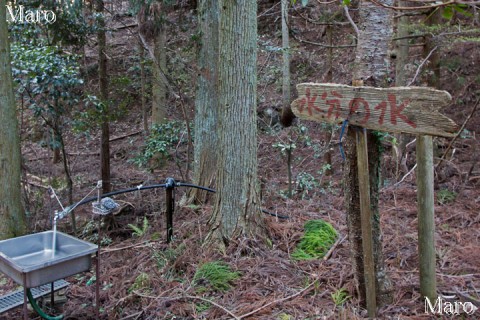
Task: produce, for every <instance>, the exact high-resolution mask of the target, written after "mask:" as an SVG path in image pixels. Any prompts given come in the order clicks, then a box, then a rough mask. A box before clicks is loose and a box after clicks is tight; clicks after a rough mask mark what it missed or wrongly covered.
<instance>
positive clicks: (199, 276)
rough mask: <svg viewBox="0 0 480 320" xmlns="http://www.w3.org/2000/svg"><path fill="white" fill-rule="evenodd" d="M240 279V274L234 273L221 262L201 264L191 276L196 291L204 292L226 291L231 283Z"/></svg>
mask: <svg viewBox="0 0 480 320" xmlns="http://www.w3.org/2000/svg"><path fill="white" fill-rule="evenodd" d="M239 277H240V272H234V271H232V270H231V269H230V267H229V266H228V265H227V264H225V263H224V262H221V261H212V262H207V263H204V264H202V265H201V266H200V267H199V268H198V270H197V272H195V275H194V276H193V284H194V286H195V287H196V288H197V291H200V292H204V291H207V290H208V289H209V288H211V289H212V290H214V291H227V290H228V289H230V287H231V282H232V281H234V280H236V279H238V278H239Z"/></svg>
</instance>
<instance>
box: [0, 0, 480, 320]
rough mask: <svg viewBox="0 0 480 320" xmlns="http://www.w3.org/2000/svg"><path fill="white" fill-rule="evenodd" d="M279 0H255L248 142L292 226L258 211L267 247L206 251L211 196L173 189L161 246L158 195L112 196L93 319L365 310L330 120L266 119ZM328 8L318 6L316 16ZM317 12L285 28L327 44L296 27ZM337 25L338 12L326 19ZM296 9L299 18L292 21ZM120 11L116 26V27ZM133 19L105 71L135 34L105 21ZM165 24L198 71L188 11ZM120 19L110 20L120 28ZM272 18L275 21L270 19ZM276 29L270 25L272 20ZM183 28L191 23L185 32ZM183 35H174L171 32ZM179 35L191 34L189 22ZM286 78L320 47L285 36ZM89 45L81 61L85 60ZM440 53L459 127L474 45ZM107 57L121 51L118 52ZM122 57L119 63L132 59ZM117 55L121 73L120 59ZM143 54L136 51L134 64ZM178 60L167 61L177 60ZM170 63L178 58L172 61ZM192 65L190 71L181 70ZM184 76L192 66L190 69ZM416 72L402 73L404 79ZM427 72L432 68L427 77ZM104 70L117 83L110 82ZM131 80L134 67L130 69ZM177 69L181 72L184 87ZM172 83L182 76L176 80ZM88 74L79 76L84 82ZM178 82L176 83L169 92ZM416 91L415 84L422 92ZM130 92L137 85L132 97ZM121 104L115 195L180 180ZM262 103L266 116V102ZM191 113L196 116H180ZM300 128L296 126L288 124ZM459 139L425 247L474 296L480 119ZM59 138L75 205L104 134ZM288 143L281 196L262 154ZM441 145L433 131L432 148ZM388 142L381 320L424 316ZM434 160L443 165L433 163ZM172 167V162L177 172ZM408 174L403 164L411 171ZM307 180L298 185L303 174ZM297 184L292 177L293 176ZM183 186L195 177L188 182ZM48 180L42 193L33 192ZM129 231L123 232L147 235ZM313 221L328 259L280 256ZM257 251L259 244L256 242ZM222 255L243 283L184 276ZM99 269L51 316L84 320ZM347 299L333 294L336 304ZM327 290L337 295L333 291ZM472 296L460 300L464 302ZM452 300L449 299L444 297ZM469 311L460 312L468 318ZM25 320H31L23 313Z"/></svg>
mask: <svg viewBox="0 0 480 320" xmlns="http://www.w3.org/2000/svg"><path fill="white" fill-rule="evenodd" d="M279 10H280V6H279V5H278V4H272V3H271V2H270V1H261V2H260V8H259V33H260V34H259V47H260V51H259V112H258V114H259V135H258V143H259V147H258V162H259V176H260V178H261V181H262V207H263V208H264V209H265V210H267V211H269V212H271V213H276V214H278V215H282V216H288V219H281V218H278V217H273V216H270V215H265V220H266V223H267V226H268V230H269V233H270V236H271V246H270V248H269V249H265V248H263V246H258V244H257V243H255V242H254V241H251V240H247V239H238V240H237V242H235V243H233V244H231V246H229V247H228V249H227V251H226V252H218V251H214V250H211V249H209V248H208V247H204V246H202V243H203V239H204V238H205V235H206V234H207V233H208V218H209V213H210V212H211V210H212V207H211V204H208V203H207V204H205V205H202V206H192V205H182V201H181V199H182V198H183V196H184V194H185V189H184V188H177V189H176V200H177V201H176V208H175V214H174V239H173V241H172V242H171V243H170V244H167V243H166V242H165V232H166V231H165V230H166V228H165V191H164V190H163V189H155V190H150V191H142V192H135V193H131V194H125V195H122V196H118V197H115V199H116V200H117V201H118V202H119V203H120V204H121V205H122V210H121V211H120V212H119V213H118V214H117V215H115V216H114V217H113V218H111V219H109V220H106V221H103V224H102V231H101V244H102V245H101V254H100V262H101V263H100V283H99V285H100V306H101V318H102V319H279V320H287V319H363V318H365V317H366V311H365V309H364V307H363V306H362V305H361V302H360V300H359V297H358V293H357V288H356V286H355V282H354V278H353V267H352V262H351V259H350V250H349V240H348V237H346V236H347V225H346V214H345V210H344V201H345V200H344V197H343V189H342V174H343V173H342V163H343V161H342V158H341V156H340V151H339V148H338V146H337V144H338V138H339V128H336V127H334V128H328V127H326V126H323V125H321V124H317V123H311V122H306V121H303V122H301V123H300V122H298V123H297V124H296V126H295V127H294V128H288V129H282V128H280V127H279V126H278V124H277V122H278V120H277V117H278V110H279V106H280V105H281V51H280V52H279V51H278V50H276V48H278V47H279V46H280V43H281V38H280V32H279V28H280V27H279V25H280V22H279V21H280V20H279V16H280V14H279ZM322 10H323V11H322ZM325 10H326V7H322V6H321V5H318V4H314V5H311V6H310V7H308V8H305V9H300V8H299V9H296V10H292V12H291V15H292V16H291V29H292V32H293V33H294V34H296V35H297V37H302V38H304V39H309V40H310V41H315V42H325V41H327V40H326V39H327V37H326V35H325V32H326V31H325V26H316V25H314V24H312V23H310V22H308V21H307V20H305V17H309V19H317V18H318V17H320V15H321V13H323V14H327V13H325ZM330 14H331V15H332V16H335V17H336V18H337V19H342V18H341V15H339V14H338V13H337V14H336V11H332V12H330ZM302 16H303V17H302ZM119 19H120V20H121V19H123V20H121V21H120V20H119ZM129 19H130V18H129V17H120V18H118V19H117V20H115V21H114V22H115V23H116V24H115V23H112V24H113V27H112V28H113V30H116V31H115V32H112V33H111V34H110V35H109V40H110V41H111V43H114V44H112V46H111V52H110V56H111V57H113V58H112V59H123V60H122V61H121V62H119V61H117V60H115V61H113V63H112V64H111V67H110V68H111V70H110V72H111V74H116V75H122V74H125V72H126V70H127V69H128V68H129V67H131V65H132V64H133V62H132V61H133V59H134V58H132V57H134V56H135V55H136V54H137V53H136V52H134V50H132V48H131V45H128V44H129V43H133V42H134V41H135V40H134V34H133V33H132V32H133V31H135V30H130V29H129V28H119V29H115V26H117V27H118V26H121V25H129V24H130V23H131V22H132V21H130V20H129ZM169 19H170V20H171V21H172V22H173V26H172V29H174V30H175V32H172V33H171V36H170V38H169V48H171V49H169V60H170V61H175V65H176V66H183V67H184V70H183V71H182V72H185V73H186V74H187V75H188V73H187V72H191V73H194V71H192V70H194V66H193V62H192V61H191V60H189V59H192V57H191V56H192V54H191V51H189V50H185V48H186V47H188V46H190V45H191V44H190V42H189V41H190V40H189V36H190V33H192V30H193V28H194V25H195V24H194V22H195V19H194V18H193V15H192V12H190V11H188V10H185V11H183V13H182V14H181V19H180V17H179V16H177V15H173V14H172V16H171V17H169ZM119 21H120V22H119ZM269 26H270V27H269ZM271 26H274V27H271ZM187 27H188V28H187ZM182 28H183V29H182ZM185 30H186V31H185ZM348 30H349V27H348V25H342V26H341V27H338V28H335V30H334V37H333V39H335V43H336V44H348V43H350V42H351V37H350V36H348V33H349V32H350V31H348ZM292 47H293V48H294V53H293V57H292V59H293V60H292V73H293V80H292V83H293V84H296V83H301V82H322V81H326V77H327V71H328V65H327V61H328V59H327V54H328V50H327V49H326V48H324V47H321V46H318V45H313V44H305V43H300V42H298V39H297V40H295V39H292ZM94 49H95V48H93V49H92V50H91V52H90V53H91V54H90V55H89V54H88V52H87V58H86V60H87V61H86V63H87V64H88V63H93V61H94V57H95V55H94ZM417 50H418V49H416V48H414V49H412V51H411V54H412V57H411V64H412V65H414V66H418V65H419V64H420V63H419V62H421V60H422V58H421V56H420V52H417ZM333 54H334V55H335V59H334V62H333V66H332V80H331V81H333V82H336V83H348V82H349V79H350V78H351V68H350V66H351V63H352V60H353V58H352V57H353V50H352V49H351V48H350V49H340V48H337V49H334V50H333ZM441 55H442V61H443V64H442V79H441V84H442V88H441V89H445V90H447V91H449V92H451V93H452V96H453V103H452V105H451V106H450V107H449V108H448V109H447V110H445V112H446V114H448V115H449V116H450V117H452V118H453V119H454V120H455V121H456V122H457V123H458V124H462V123H464V121H465V120H466V119H467V118H468V115H469V114H470V112H471V111H472V109H473V108H474V105H475V101H476V98H477V97H479V95H478V93H479V90H480V78H479V76H478V75H479V74H480V66H479V65H478V61H480V50H479V44H478V42H476V43H475V42H469V41H466V40H465V41H460V40H459V41H458V42H455V44H453V43H452V44H451V45H448V46H447V45H444V46H442V49H441ZM116 57H117V58H116ZM129 59H130V60H131V61H128V60H129ZM124 60H126V61H127V62H126V64H127V66H125V64H124V63H123V62H124ZM137 60H138V59H137ZM172 64H173V63H172ZM172 68H173V67H172ZM185 70H187V71H185ZM188 70H190V71H188ZM415 70H416V68H413V71H412V73H413V72H414V71H415ZM174 72H177V73H178V74H176V75H174V78H175V79H177V80H178V79H183V80H181V81H180V80H178V82H177V86H176V88H187V89H182V90H183V93H184V94H185V95H186V96H187V97H190V98H192V99H191V101H193V96H194V90H193V88H194V84H193V82H188V81H193V80H194V77H195V76H194V75H192V74H190V76H191V78H193V80H192V79H188V78H189V77H186V76H185V74H183V78H182V73H181V72H179V71H172V73H174ZM129 76H130V75H129ZM426 76H428V74H427V73H425V74H424V75H423V77H426ZM112 77H115V76H112ZM132 77H133V76H132ZM185 78H187V79H188V80H185ZM182 81H183V82H182ZM92 83H95V80H94V76H92V78H91V80H90V82H89V83H87V85H90V86H91V87H93V88H94V84H92ZM178 83H181V85H178ZM420 84H422V82H419V83H418V85H420ZM133 91H134V90H133ZM137 101H138V99H136V101H134V103H133V104H132V105H130V106H128V109H129V110H131V111H130V112H129V113H127V114H125V115H124V116H123V117H122V118H120V119H119V120H116V121H115V122H113V123H112V124H111V137H112V139H111V140H112V142H111V154H112V159H111V161H112V163H111V165H112V183H113V189H114V190H120V189H125V188H132V187H137V186H139V185H149V184H154V183H163V182H164V181H165V179H166V178H167V177H173V178H175V179H176V180H183V179H185V180H188V179H187V178H185V176H184V175H185V173H186V169H185V168H186V159H187V156H186V152H187V143H186V142H185V141H183V142H181V143H179V144H178V145H177V146H176V147H175V148H172V151H171V157H170V158H169V159H170V160H169V161H167V162H166V163H165V164H164V165H163V166H161V165H156V164H151V166H150V168H148V169H145V168H143V169H142V168H139V167H138V166H137V165H136V164H134V163H132V162H131V161H129V160H131V159H133V158H135V157H136V156H137V155H138V154H139V153H140V152H141V150H142V146H143V144H144V141H145V137H144V135H143V133H142V121H141V116H140V115H141V109H140V106H139V105H138V103H137ZM191 101H187V106H186V108H187V114H188V115H189V117H190V118H192V117H193V114H194V112H193V103H192V102H191ZM266 110H268V111H266ZM169 119H171V120H174V119H175V120H184V119H183V117H182V111H181V106H180V103H179V102H178V101H176V100H174V99H172V100H171V107H170V108H169ZM190 120H191V119H190ZM34 126H35V125H32V124H24V127H22V135H23V138H24V140H23V143H24V145H23V148H22V153H23V158H24V160H25V169H26V170H27V172H28V175H26V176H25V182H27V183H26V190H28V193H27V194H28V197H27V198H26V199H27V200H28V201H27V205H28V209H29V212H30V216H29V217H30V225H31V232H39V231H43V230H47V229H50V228H51V216H52V212H53V211H54V210H55V209H58V205H57V204H56V203H55V202H54V200H53V199H51V198H50V197H49V196H48V193H47V190H46V189H45V188H44V186H48V185H53V186H55V187H56V189H57V190H59V195H60V197H61V199H66V192H65V190H64V189H63V190H62V187H64V183H63V182H62V181H63V180H62V179H63V169H62V166H61V164H52V161H51V155H50V152H49V150H48V149H46V148H42V147H41V146H40V144H39V143H37V142H33V141H32V139H31V137H30V134H29V132H30V131H31V130H32V127H34ZM300 127H303V129H302V130H300V129H299V128H300ZM466 129H468V131H464V133H463V134H462V135H460V136H459V137H458V139H456V141H455V142H454V144H453V149H454V150H455V152H454V153H453V155H452V156H449V157H448V158H447V160H446V161H443V163H442V165H440V166H439V167H438V168H436V176H435V177H436V178H435V194H436V195H435V224H436V232H435V240H436V251H437V265H436V270H437V286H438V293H440V294H442V295H444V296H448V297H450V298H452V299H454V300H457V301H473V302H475V303H477V302H478V301H479V300H480V245H479V244H480V214H479V212H480V187H479V186H480V167H479V164H478V159H479V157H480V143H479V140H478V138H477V136H476V135H477V134H478V133H479V130H480V112H478V111H477V112H476V113H475V114H474V115H473V117H472V118H471V119H470V120H469V122H468V124H467V126H466ZM66 141H67V142H66V145H67V150H68V154H69V161H70V165H71V169H72V172H73V179H74V190H75V193H74V200H75V201H78V200H80V199H82V198H83V197H84V196H85V195H86V194H87V193H89V192H91V191H92V190H94V188H95V185H96V181H97V180H98V179H99V178H98V177H99V171H100V169H99V159H100V158H99V153H98V150H99V134H98V132H95V131H92V132H91V134H90V135H89V136H85V135H78V134H74V133H73V132H68V133H67V137H66ZM289 141H293V142H295V144H296V146H297V148H296V149H295V150H294V153H293V162H292V170H293V176H294V180H295V187H294V189H295V193H294V195H293V197H291V198H288V197H286V192H287V189H288V179H287V166H286V161H285V157H284V156H282V154H281V153H280V151H279V150H278V149H276V148H274V147H273V144H275V143H278V142H283V143H286V142H289ZM450 142H451V139H444V138H436V139H435V144H436V146H437V147H438V148H437V149H438V150H439V153H438V154H437V157H440V156H441V155H442V152H443V151H445V150H446V147H447V146H448V145H449V143H450ZM391 147H392V144H391V140H388V139H386V140H385V142H384V149H385V150H384V156H383V166H382V168H383V171H382V175H383V185H382V189H381V193H380V199H379V206H380V212H381V227H382V231H383V254H384V258H385V264H386V269H387V274H388V277H389V278H390V279H391V281H392V283H393V287H394V291H393V301H392V303H390V304H389V305H387V306H383V307H382V308H380V309H379V311H378V318H380V319H433V318H437V317H434V316H431V315H428V314H426V313H425V302H424V300H423V299H422V297H421V295H420V292H419V269H418V251H417V238H418V237H417V207H416V199H417V198H416V175H415V170H413V171H411V169H412V168H413V167H414V165H415V144H414V143H412V144H410V145H409V147H408V149H407V150H408V152H407V157H408V158H407V161H406V165H407V169H408V171H409V173H408V174H407V172H402V173H401V174H398V175H396V174H395V162H394V160H393V159H392V156H391V153H392V151H391ZM330 149H331V150H332V173H331V174H327V172H326V171H327V170H326V169H327V167H326V166H325V164H326V162H325V159H324V155H325V152H326V151H327V150H330ZM436 162H437V163H438V158H437V159H436ZM179 168H181V170H180V169H179ZM410 171H411V172H410ZM310 175H311V177H313V178H314V179H313V180H312V179H309V177H310ZM302 177H303V178H302ZM187 182H190V181H187ZM42 186H43V187H42ZM76 215H77V226H78V227H77V228H78V231H77V236H79V237H80V238H83V239H86V240H90V241H96V239H95V237H97V238H98V234H97V229H96V226H97V221H98V220H97V219H98V218H96V217H95V216H94V215H93V214H92V212H91V210H90V207H89V206H88V205H86V206H83V207H80V208H78V209H77V210H76ZM145 218H146V219H147V220H146V221H147V223H146V224H145V226H146V228H145V229H144V230H142V231H144V232H140V233H137V235H135V234H134V230H133V229H132V228H131V227H130V226H128V225H129V224H133V225H136V226H139V228H140V229H142V227H143V225H144V219H145ZM313 219H323V220H325V221H327V222H329V223H331V224H332V225H333V226H334V228H335V229H336V230H337V231H338V238H337V242H336V244H335V246H334V247H333V250H332V251H331V252H330V254H329V255H328V256H326V257H325V258H323V259H315V260H309V261H296V260H294V259H292V257H291V253H292V252H293V251H294V249H295V246H296V244H297V243H298V242H299V240H300V238H301V236H302V235H303V226H304V224H305V222H306V221H309V220H313ZM59 229H60V230H61V231H64V232H68V233H70V232H71V231H72V229H71V223H70V220H69V219H64V220H62V221H61V222H60V225H59ZM260 248H263V249H260ZM211 261H223V262H224V263H226V264H227V265H228V266H230V268H231V269H232V270H234V271H237V272H239V273H240V278H238V279H237V280H234V281H233V282H232V283H231V285H232V287H231V288H230V289H228V290H226V291H219V290H213V289H211V288H209V287H208V286H206V289H205V288H204V289H203V290H200V289H199V286H198V283H196V282H194V281H193V278H194V275H195V272H196V271H197V270H198V268H199V266H200V265H202V264H204V263H205V262H211ZM93 276H94V269H93V268H92V270H91V272H86V273H84V274H79V275H76V276H72V277H69V278H68V279H67V280H68V281H69V282H70V283H71V284H70V286H69V287H68V288H67V289H66V290H64V291H63V292H62V294H63V295H64V296H65V297H66V302H65V303H64V304H62V305H60V306H56V308H55V311H53V313H63V314H64V315H65V319H95V315H94V308H93V306H92V304H93V303H94V301H95V290H94V288H95V285H93V284H92V283H95V281H94V279H93V278H92V277H93ZM0 282H1V284H2V286H1V287H0V290H1V291H3V292H5V291H8V290H11V289H12V288H13V287H15V284H14V283H13V282H12V281H11V280H10V279H7V278H5V277H3V278H1V279H0ZM342 292H344V293H346V295H345V296H344V298H345V299H343V300H344V301H340V300H342V299H339V298H338V297H339V296H341V293H342ZM335 297H336V298H335ZM469 299H470V300H469ZM452 301H453V300H452ZM479 312H480V311H477V314H474V315H471V316H467V315H465V314H463V315H462V317H463V319H476V318H479V317H480V313H479ZM21 316H22V313H21V309H16V310H12V311H10V312H7V313H5V314H3V315H0V318H2V319H20V318H21ZM30 317H31V319H37V318H38V317H37V318H36V315H34V314H33V313H31V314H30Z"/></svg>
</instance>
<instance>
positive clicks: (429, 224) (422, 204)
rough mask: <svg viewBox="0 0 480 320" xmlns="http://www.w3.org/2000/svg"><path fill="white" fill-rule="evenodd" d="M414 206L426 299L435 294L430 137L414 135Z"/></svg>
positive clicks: (432, 297) (421, 276)
mask: <svg viewBox="0 0 480 320" xmlns="http://www.w3.org/2000/svg"><path fill="white" fill-rule="evenodd" d="M416 154H417V206H418V256H419V264H420V266H419V267H420V293H421V295H422V296H423V297H428V298H429V299H430V301H434V300H435V299H436V298H437V283H436V273H435V217H434V192H433V145H432V137H431V136H427V135H418V136H417V150H416Z"/></svg>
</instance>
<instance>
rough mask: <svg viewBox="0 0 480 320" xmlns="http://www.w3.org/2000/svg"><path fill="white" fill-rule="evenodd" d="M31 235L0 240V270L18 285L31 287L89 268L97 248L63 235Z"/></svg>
mask: <svg viewBox="0 0 480 320" xmlns="http://www.w3.org/2000/svg"><path fill="white" fill-rule="evenodd" d="M56 234H57V235H56V240H55V248H54V249H55V250H52V246H53V231H45V232H40V233H34V234H30V235H26V236H22V237H17V238H12V239H7V240H3V241H0V271H1V272H3V273H4V274H6V275H7V276H9V277H10V278H12V279H13V280H14V281H15V282H17V283H18V284H20V285H22V286H24V287H26V288H33V287H38V286H40V285H43V284H46V283H50V282H54V281H55V280H59V279H63V278H65V277H68V276H71V275H74V274H77V273H80V272H84V271H87V270H89V269H90V267H91V264H92V254H93V253H95V252H97V250H98V247H97V245H95V244H93V243H90V242H86V241H83V240H80V239H77V238H75V237H72V236H69V235H67V234H65V233H62V232H58V231H57V233H56Z"/></svg>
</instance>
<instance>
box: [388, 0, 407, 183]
mask: <svg viewBox="0 0 480 320" xmlns="http://www.w3.org/2000/svg"><path fill="white" fill-rule="evenodd" d="M407 5H408V2H407V1H403V0H400V1H398V6H400V7H406V6H407ZM396 21H397V35H396V36H397V37H398V38H402V37H406V36H408V25H409V22H410V18H409V17H408V16H402V17H399V18H397V20H396ZM396 45H397V48H396V49H397V56H396V60H395V63H396V64H395V85H396V86H397V87H401V86H406V85H407V84H408V79H407V76H408V75H407V70H406V66H407V63H408V53H409V44H408V39H406V38H405V39H401V40H397V41H396ZM395 138H396V144H394V145H393V148H392V152H393V154H392V156H393V161H394V163H395V178H396V179H399V177H400V176H401V175H403V174H405V173H407V171H408V169H407V165H406V159H407V157H406V155H405V151H406V150H405V149H406V146H407V143H408V141H409V140H410V136H409V135H407V134H401V133H396V134H395Z"/></svg>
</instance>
